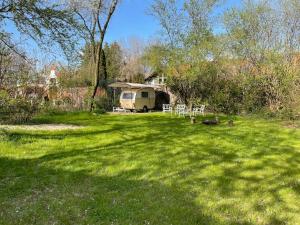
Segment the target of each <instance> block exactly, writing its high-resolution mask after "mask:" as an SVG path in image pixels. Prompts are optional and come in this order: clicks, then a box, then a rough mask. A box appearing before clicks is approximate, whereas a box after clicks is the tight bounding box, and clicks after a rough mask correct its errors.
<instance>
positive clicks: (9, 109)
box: [0, 91, 39, 124]
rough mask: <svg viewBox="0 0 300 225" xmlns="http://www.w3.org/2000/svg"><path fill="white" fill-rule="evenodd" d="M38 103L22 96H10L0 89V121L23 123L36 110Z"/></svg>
mask: <svg viewBox="0 0 300 225" xmlns="http://www.w3.org/2000/svg"><path fill="white" fill-rule="evenodd" d="M38 106H39V103H38V101H36V100H34V99H26V98H24V97H22V96H17V97H12V96H10V95H9V93H8V92H7V91H0V122H1V123H5V124H9V123H25V122H28V121H29V120H30V119H31V118H32V116H33V115H34V114H35V113H36V112H37V111H38V108H39V107H38Z"/></svg>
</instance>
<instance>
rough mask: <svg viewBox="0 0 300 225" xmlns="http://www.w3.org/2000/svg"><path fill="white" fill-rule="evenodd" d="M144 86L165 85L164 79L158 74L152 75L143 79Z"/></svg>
mask: <svg viewBox="0 0 300 225" xmlns="http://www.w3.org/2000/svg"><path fill="white" fill-rule="evenodd" d="M145 84H150V85H166V77H165V76H164V75H159V74H158V73H152V74H151V75H149V76H148V77H146V78H145Z"/></svg>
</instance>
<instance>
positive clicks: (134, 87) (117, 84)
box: [108, 82, 161, 89]
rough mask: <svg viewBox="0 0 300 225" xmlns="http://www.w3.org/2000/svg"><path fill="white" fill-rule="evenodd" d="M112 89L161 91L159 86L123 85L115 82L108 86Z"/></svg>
mask: <svg viewBox="0 0 300 225" xmlns="http://www.w3.org/2000/svg"><path fill="white" fill-rule="evenodd" d="M108 86H109V87H112V88H132V89H140V88H153V89H161V87H160V86H157V85H149V84H138V83H124V82H116V83H112V84H110V85H108Z"/></svg>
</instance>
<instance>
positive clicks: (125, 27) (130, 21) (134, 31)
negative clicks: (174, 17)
mask: <svg viewBox="0 0 300 225" xmlns="http://www.w3.org/2000/svg"><path fill="white" fill-rule="evenodd" d="M223 1H224V4H223V6H222V7H221V8H218V10H217V11H216V13H217V14H221V13H222V12H223V11H224V10H226V9H228V8H230V7H232V6H239V5H240V2H241V0H223ZM152 2H153V0H122V2H121V4H120V5H119V7H118V8H117V10H116V12H115V14H114V15H113V17H112V20H111V23H110V25H109V28H108V31H107V34H106V38H105V41H106V42H109V43H111V42H113V41H124V40H126V39H128V38H132V37H134V38H139V39H142V40H145V41H147V40H149V39H155V38H157V37H158V35H159V31H160V26H159V24H158V22H157V21H156V20H155V18H153V17H152V16H150V15H149V13H147V12H148V11H149V7H150V5H151V3H152ZM7 28H8V30H9V31H10V32H12V33H14V34H15V35H14V36H15V39H16V40H17V42H22V43H25V44H24V46H23V48H24V49H26V50H27V51H28V52H29V54H31V55H32V56H33V57H35V58H39V59H40V60H41V61H42V58H45V59H43V60H45V61H55V60H61V59H62V58H63V57H62V56H59V54H58V55H56V56H55V55H54V56H51V55H50V54H49V53H44V52H43V51H41V50H40V49H39V48H38V46H36V44H35V43H34V42H33V41H27V42H26V41H23V38H24V37H20V35H19V34H18V32H17V31H16V29H15V28H14V27H13V25H12V24H7ZM221 30H222V28H220V27H218V28H216V29H215V31H216V32H220V31H221Z"/></svg>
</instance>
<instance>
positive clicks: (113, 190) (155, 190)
mask: <svg viewBox="0 0 300 225" xmlns="http://www.w3.org/2000/svg"><path fill="white" fill-rule="evenodd" d="M221 119H222V121H223V123H221V124H220V125H218V126H205V125H202V124H200V123H198V124H195V125H191V124H190V121H189V119H183V118H177V117H174V116H173V117H171V116H170V115H163V114H155V113H154V114H136V115H97V116H95V115H91V114H89V113H73V114H61V115H55V116H54V115H53V116H42V117H39V118H37V119H36V122H37V123H38V122H40V123H53V124H57V123H64V124H73V125H80V126H83V127H82V128H80V129H77V130H67V131H66V130H65V131H50V130H49V131H41V130H35V131H32V130H10V131H8V130H2V131H1V135H0V224H121V225H123V224H125V225H126V224H128V225H129V224H134V225H135V224H137V225H142V224H147V225H148V224H159V225H160V224H168V225H169V224H187V225H192V224H203V225H221V224H239V225H250V224H255V225H256V224H268V225H271V224H273V225H279V224H291V225H297V224H300V129H299V128H294V127H287V126H285V124H284V123H283V122H281V121H275V120H263V119H257V118H247V117H245V118H243V117H238V118H236V119H235V126H234V127H229V126H228V125H227V122H226V117H221Z"/></svg>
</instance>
